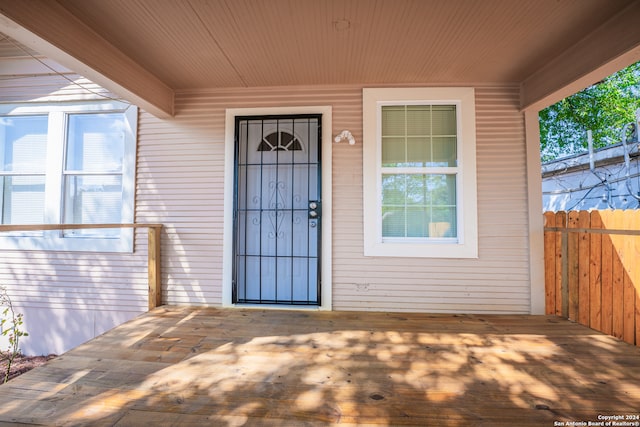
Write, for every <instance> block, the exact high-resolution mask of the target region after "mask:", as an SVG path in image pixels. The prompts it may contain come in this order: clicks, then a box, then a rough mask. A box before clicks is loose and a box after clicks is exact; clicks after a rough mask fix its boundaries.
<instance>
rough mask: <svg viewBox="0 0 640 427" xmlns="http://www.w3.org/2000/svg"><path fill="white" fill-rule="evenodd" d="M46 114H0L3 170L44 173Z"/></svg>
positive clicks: (0, 154)
mask: <svg viewBox="0 0 640 427" xmlns="http://www.w3.org/2000/svg"><path fill="white" fill-rule="evenodd" d="M47 126H48V118H47V116H12V117H8V116H5V117H0V144H1V145H0V150H1V151H0V158H1V159H2V162H0V163H1V164H0V166H1V167H2V169H1V170H2V171H4V172H20V173H44V172H45V167H46V158H47Z"/></svg>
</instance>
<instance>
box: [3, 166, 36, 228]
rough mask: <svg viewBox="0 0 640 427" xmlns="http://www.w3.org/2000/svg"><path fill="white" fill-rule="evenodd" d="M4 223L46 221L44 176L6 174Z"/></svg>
mask: <svg viewBox="0 0 640 427" xmlns="http://www.w3.org/2000/svg"><path fill="white" fill-rule="evenodd" d="M0 181H1V182H2V222H1V223H2V224H43V223H44V181H45V177H44V176H4V177H0Z"/></svg>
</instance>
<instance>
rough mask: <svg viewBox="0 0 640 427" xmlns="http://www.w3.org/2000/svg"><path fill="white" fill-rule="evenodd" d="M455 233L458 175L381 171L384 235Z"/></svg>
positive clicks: (434, 235) (449, 234)
mask: <svg viewBox="0 0 640 427" xmlns="http://www.w3.org/2000/svg"><path fill="white" fill-rule="evenodd" d="M456 236H457V224H456V176H455V175H453V174H450V175H447V174H383V175H382V237H421V238H427V237H456Z"/></svg>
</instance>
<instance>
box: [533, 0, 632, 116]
mask: <svg viewBox="0 0 640 427" xmlns="http://www.w3.org/2000/svg"><path fill="white" fill-rule="evenodd" d="M541 31H544V30H543V29H541ZM638 60H640V2H638V1H636V2H633V3H632V4H631V5H629V6H628V7H626V8H625V9H623V10H622V11H621V12H620V13H618V14H617V15H615V16H614V17H613V18H611V19H610V20H609V21H607V22H605V23H604V24H603V25H601V26H600V27H598V28H596V29H595V30H594V31H593V32H591V33H590V34H589V35H588V36H587V37H585V38H584V39H582V40H581V41H580V42H578V43H576V44H575V45H574V46H573V47H571V48H570V49H569V50H567V51H565V52H564V53H563V54H562V55H560V56H559V57H557V58H555V59H554V60H552V61H550V62H549V63H547V64H545V65H543V66H542V67H541V68H540V69H539V70H538V71H537V72H536V73H534V74H533V75H531V76H530V77H528V78H527V79H526V80H525V81H524V82H523V83H522V86H521V103H520V105H521V109H522V110H530V109H536V110H541V109H543V108H546V107H547V106H549V105H551V104H554V103H556V102H558V101H560V100H561V99H563V98H566V97H567V96H570V95H573V94H574V93H577V92H579V91H581V90H582V89H584V88H586V87H588V86H590V85H592V84H594V83H596V82H598V81H600V80H602V79H603V78H605V77H607V76H609V75H611V74H613V73H615V72H616V71H619V70H621V69H623V68H625V67H627V66H629V65H631V64H633V63H634V62H636V61H638Z"/></svg>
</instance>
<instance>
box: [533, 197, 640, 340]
mask: <svg viewBox="0 0 640 427" xmlns="http://www.w3.org/2000/svg"><path fill="white" fill-rule="evenodd" d="M544 219H545V228H544V230H545V231H544V258H545V261H544V263H545V298H546V312H547V314H555V315H558V316H562V317H566V318H569V319H571V320H574V321H576V322H578V323H581V324H583V325H585V326H589V327H591V328H593V329H596V330H598V331H601V332H604V333H606V334H609V335H613V336H615V337H617V338H620V339H622V340H624V341H626V342H628V343H630V344H634V345H640V298H639V296H640V211H639V210H633V211H631V210H627V211H621V210H616V211H610V210H607V211H591V212H588V211H572V212H569V213H567V212H546V213H545V214H544Z"/></svg>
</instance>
